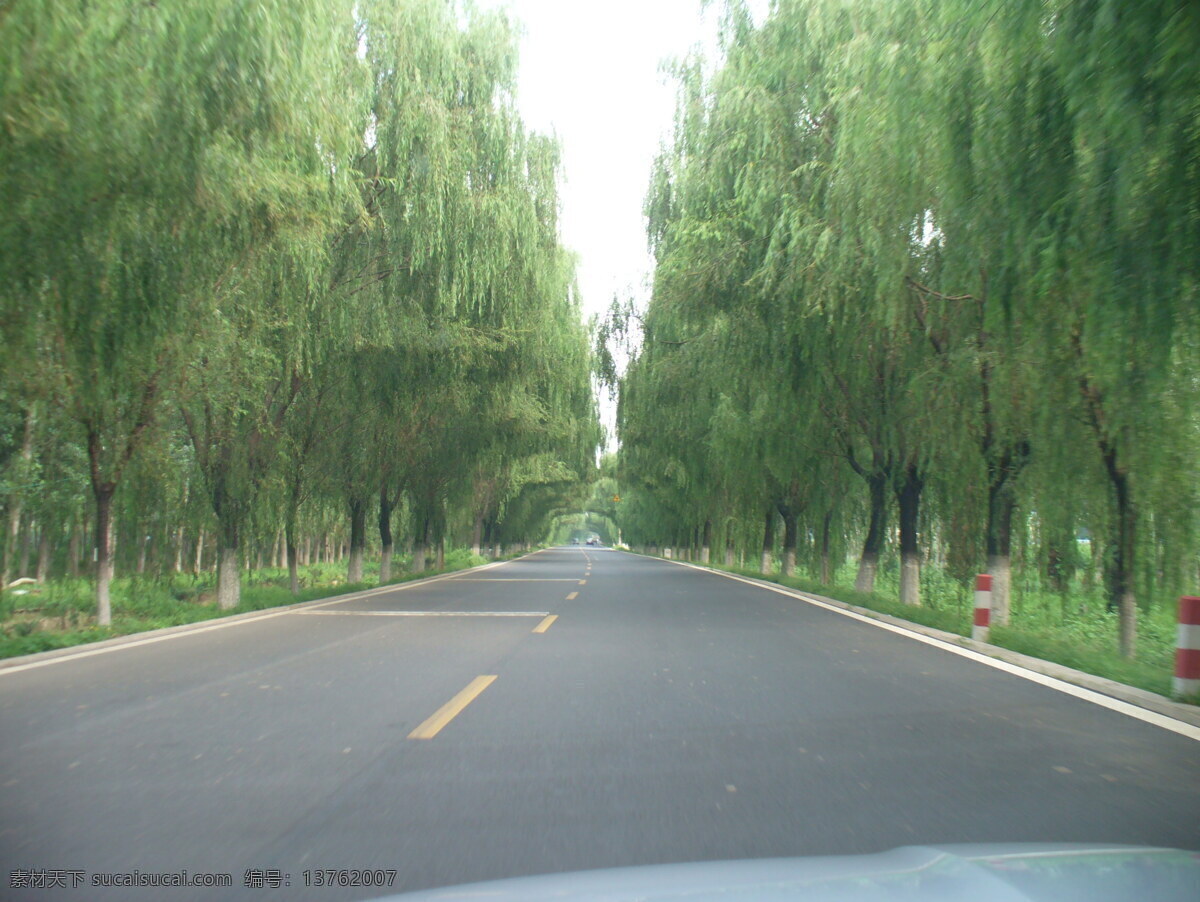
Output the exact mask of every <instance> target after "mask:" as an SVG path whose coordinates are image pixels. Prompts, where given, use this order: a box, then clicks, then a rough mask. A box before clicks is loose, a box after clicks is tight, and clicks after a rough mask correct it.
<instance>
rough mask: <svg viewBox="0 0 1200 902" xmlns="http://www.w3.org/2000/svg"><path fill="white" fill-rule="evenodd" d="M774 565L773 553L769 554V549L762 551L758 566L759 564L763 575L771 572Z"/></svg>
mask: <svg viewBox="0 0 1200 902" xmlns="http://www.w3.org/2000/svg"><path fill="white" fill-rule="evenodd" d="M774 565H775V556H774V555H773V554H771V552H769V551H764V552H763V553H762V561H761V562H760V566H759V570H761V571H762V574H763V576H766V575H767V574H769V573H770V572H771V570H772V568H773V567H774Z"/></svg>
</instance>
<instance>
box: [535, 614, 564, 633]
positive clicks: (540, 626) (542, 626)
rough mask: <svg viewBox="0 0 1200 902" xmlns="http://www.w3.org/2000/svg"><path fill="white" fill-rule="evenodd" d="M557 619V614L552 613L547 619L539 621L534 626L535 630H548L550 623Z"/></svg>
mask: <svg viewBox="0 0 1200 902" xmlns="http://www.w3.org/2000/svg"><path fill="white" fill-rule="evenodd" d="M557 619H558V615H557V614H551V615H550V616H549V617H547V618H546V619H545V620H543V621H542V622H541V623H539V624H538V625H537V626H535V627H534V628H533V631H534V632H535V633H544V632H546V630H548V629H550V624H552V623H553V622H554V621H555V620H557Z"/></svg>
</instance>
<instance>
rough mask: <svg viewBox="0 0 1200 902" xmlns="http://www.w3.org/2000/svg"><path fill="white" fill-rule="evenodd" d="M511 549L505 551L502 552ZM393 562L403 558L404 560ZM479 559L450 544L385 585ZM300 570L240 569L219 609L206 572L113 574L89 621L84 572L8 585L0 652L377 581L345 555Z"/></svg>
mask: <svg viewBox="0 0 1200 902" xmlns="http://www.w3.org/2000/svg"><path fill="white" fill-rule="evenodd" d="M516 556H518V555H515V554H514V555H508V556H506V557H505V558H503V559H505V560H507V559H508V558H509V557H516ZM397 563H398V564H403V562H402V561H400V562H397ZM485 563H488V560H487V559H485V558H482V557H479V556H477V555H472V554H471V553H470V552H469V551H467V550H464V549H455V550H453V551H450V552H447V553H446V565H445V567H443V568H442V569H440V570H425V571H423V572H421V573H412V572H405V573H401V574H399V575H397V576H396V577H394V578H393V579H391V580H389V581H388V582H387V583H385V584H384V585H389V586H391V585H398V584H400V583H406V582H410V581H412V580H415V579H427V578H428V577H431V576H438V575H440V574H442V573H451V572H454V571H457V570H465V569H467V568H468V567H475V566H478V565H480V564H485ZM366 571H367V574H368V575H371V574H372V573H373V574H374V575H376V576H378V572H379V571H378V565H377V564H376V565H374V566H373V567H372V566H370V565H368V566H367V568H366ZM301 572H302V574H303V576H302V580H301V588H300V591H299V593H297V594H295V595H293V594H292V592H291V590H290V589H289V588H288V573H287V570H280V569H275V568H271V569H263V570H254V571H249V572H247V573H244V574H243V577H242V596H241V603H240V604H239V605H238V606H237V607H236V608H232V609H230V610H224V611H223V610H221V609H220V608H219V607H218V606H217V603H216V601H215V599H214V598H213V597H212V596H214V595H215V582H214V577H213V576H212V574H208V573H204V574H200V575H198V576H191V575H187V574H170V575H169V576H166V577H126V578H123V579H117V580H113V584H112V589H111V597H112V605H113V618H112V619H113V622H112V625H111V626H107V627H102V626H96V625H95V624H89V623H88V620H89V619H91V618H92V617H93V616H94V611H95V604H96V602H95V595H94V587H93V586H92V583H91V581H89V580H84V579H76V580H55V581H52V582H50V583H47V584H46V585H45V586H43V587H41V590H40V591H39V592H37V593H36V594H34V593H29V594H24V595H20V594H16V593H13V592H11V591H10V592H6V593H4V594H3V597H2V598H0V658H12V657H17V656H19V655H31V654H35V653H37V652H42V651H51V650H53V649H58V648H69V647H71V646H75V645H84V644H87V643H89V642H99V641H101V640H103V639H112V638H115V637H117V636H128V635H132V634H134V633H143V632H147V631H149V630H156V629H163V628H165V627H170V626H183V625H185V624H189V623H199V622H201V621H205V620H215V619H218V618H221V617H228V616H231V615H233V614H245V613H249V612H252V611H263V610H267V609H270V608H277V607H283V606H285V605H291V604H297V603H300V602H305V601H317V600H319V599H322V598H331V597H333V596H335V595H345V594H348V593H350V592H357V591H361V590H363V589H373V588H376V587H377V586H379V585H380V583H379V582H378V581H364V582H362V583H354V584H347V583H345V582H344V581H343V578H344V575H345V572H346V565H345V563H344V562H342V563H336V562H335V563H331V564H321V565H315V566H310V567H303V568H301Z"/></svg>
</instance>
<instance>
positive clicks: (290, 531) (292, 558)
mask: <svg viewBox="0 0 1200 902" xmlns="http://www.w3.org/2000/svg"><path fill="white" fill-rule="evenodd" d="M283 544H284V547H285V550H286V552H287V568H288V588H289V589H291V592H292V594H293V595H299V594H300V561H299V556H298V554H297V550H298V549H297V548H296V518H295V515H294V514H289V516H288V518H287V520H286V521H284V524H283Z"/></svg>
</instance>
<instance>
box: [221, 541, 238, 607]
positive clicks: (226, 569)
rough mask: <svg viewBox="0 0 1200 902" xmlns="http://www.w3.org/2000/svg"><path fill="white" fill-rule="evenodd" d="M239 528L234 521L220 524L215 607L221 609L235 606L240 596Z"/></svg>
mask: <svg viewBox="0 0 1200 902" xmlns="http://www.w3.org/2000/svg"><path fill="white" fill-rule="evenodd" d="M240 539H241V530H240V529H239V528H238V524H237V523H236V522H227V523H223V524H221V529H220V551H219V554H218V558H219V562H218V564H217V568H218V569H217V607H219V608H220V609H221V610H222V611H228V610H230V609H231V608H236V607H237V606H238V602H240V601H241V598H242V574H241V571H240V570H239V569H238V551H239V546H240Z"/></svg>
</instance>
